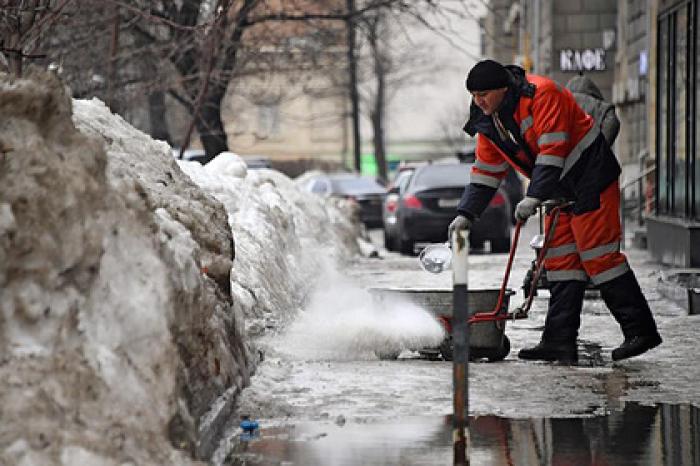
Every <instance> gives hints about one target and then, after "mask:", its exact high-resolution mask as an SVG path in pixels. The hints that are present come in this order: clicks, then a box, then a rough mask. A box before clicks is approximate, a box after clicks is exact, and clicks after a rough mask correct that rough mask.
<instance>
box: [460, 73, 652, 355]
mask: <svg viewBox="0 0 700 466" xmlns="http://www.w3.org/2000/svg"><path fill="white" fill-rule="evenodd" d="M466 87H467V90H468V91H469V92H470V93H471V95H472V104H471V106H470V115H469V121H467V124H466V125H465V127H464V130H465V131H466V132H467V133H468V134H469V135H471V136H474V135H476V136H477V143H476V163H475V164H474V166H473V167H472V173H471V180H470V183H469V185H467V187H466V189H465V192H464V195H463V197H462V199H461V201H460V203H459V206H458V208H457V212H458V215H457V217H456V218H455V219H454V220H453V221H452V223H451V224H450V228H449V234H450V236H451V235H452V232H454V231H458V230H463V229H468V228H469V227H470V226H471V225H472V223H473V222H474V221H476V220H477V219H478V218H479V215H480V214H481V213H482V212H483V211H484V209H485V208H486V206H487V205H488V203H489V201H490V200H491V198H492V197H493V195H494V194H495V193H496V190H497V188H498V186H499V184H500V183H501V181H502V180H503V178H504V177H505V174H506V169H507V168H508V165H511V166H513V168H515V169H516V170H518V171H519V172H520V173H522V174H523V175H524V176H526V177H527V178H529V179H530V184H529V186H528V189H527V193H526V196H525V198H523V200H522V201H520V202H519V203H518V205H517V207H516V213H515V215H516V218H517V219H518V220H519V221H521V222H524V221H526V220H527V219H528V218H529V217H530V216H532V215H533V214H535V212H536V210H537V207H538V206H539V205H540V204H542V202H543V201H545V200H548V199H557V200H565V201H572V202H573V204H572V205H571V206H570V207H567V208H566V209H565V210H564V211H562V213H561V215H560V216H559V221H558V223H557V225H556V228H555V231H554V237H553V238H552V241H551V243H550V249H549V251H548V253H547V256H546V258H545V267H546V269H547V280H548V281H549V283H550V299H549V304H548V309H547V317H546V320H545V327H544V331H543V332H542V337H541V340H540V342H539V343H538V344H537V345H536V346H534V347H532V348H524V349H522V350H521V351H520V352H519V353H518V357H519V358H521V359H528V360H545V361H562V362H575V361H576V360H577V359H578V354H577V348H576V338H577V336H578V329H579V326H580V319H581V309H582V306H583V296H584V291H585V289H586V286H587V283H588V281H589V279H590V281H592V282H593V284H594V285H596V286H597V288H598V289H599V290H600V293H601V296H602V298H603V301H604V302H605V304H606V306H607V307H608V308H609V309H610V311H611V313H612V315H613V317H614V318H615V319H616V320H617V322H618V324H619V325H620V327H621V329H622V333H623V335H624V341H623V343H622V344H621V345H620V346H619V347H618V348H615V349H614V350H613V351H612V359H613V360H620V359H625V358H629V357H632V356H636V355H639V354H642V353H644V352H645V351H647V350H649V349H651V348H654V347H656V346H657V345H659V344H660V343H661V337H660V335H659V333H658V331H657V328H656V323H655V321H654V317H653V316H652V313H651V310H650V308H649V305H648V303H647V300H646V298H645V297H644V295H643V294H642V290H641V289H640V287H639V283H638V282H637V279H636V277H635V276H634V273H633V272H632V270H631V269H630V266H629V264H628V262H627V258H626V257H625V256H624V254H622V253H621V252H620V239H621V228H620V217H619V214H618V212H619V205H620V192H619V180H618V178H619V175H620V172H621V170H620V165H619V164H618V162H617V159H616V158H615V155H614V154H613V153H612V151H611V149H610V145H609V144H608V143H607V142H606V140H605V138H604V137H603V135H601V133H600V129H599V126H598V125H597V124H595V122H594V121H593V118H592V117H591V116H590V115H588V114H586V112H584V111H583V110H582V109H581V107H580V106H579V105H578V104H577V103H576V100H575V99H574V96H573V95H572V93H571V92H570V91H569V90H567V89H565V88H563V87H561V86H560V85H559V84H557V83H556V82H554V81H552V80H551V79H548V78H545V77H542V76H537V75H531V74H526V73H525V71H524V70H523V69H522V68H520V67H517V66H505V67H504V66H503V65H501V64H500V63H498V62H495V61H493V60H484V61H481V62H479V63H477V64H476V65H475V66H474V67H473V68H472V69H471V70H470V72H469V74H468V76H467V81H466ZM551 221H552V219H551V216H550V215H547V216H546V218H545V225H546V228H547V230H548V229H549V226H550V224H551Z"/></svg>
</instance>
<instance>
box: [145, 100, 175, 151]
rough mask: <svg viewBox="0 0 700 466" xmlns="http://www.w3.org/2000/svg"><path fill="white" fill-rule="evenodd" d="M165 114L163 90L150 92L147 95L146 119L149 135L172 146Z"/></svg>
mask: <svg viewBox="0 0 700 466" xmlns="http://www.w3.org/2000/svg"><path fill="white" fill-rule="evenodd" d="M165 114H166V108H165V94H163V91H153V92H151V93H150V94H149V95H148V119H149V122H150V125H151V137H152V138H153V139H158V140H160V141H165V142H167V143H168V144H170V145H171V146H172V145H173V138H172V137H171V136H170V129H169V128H168V120H167V119H166V117H165Z"/></svg>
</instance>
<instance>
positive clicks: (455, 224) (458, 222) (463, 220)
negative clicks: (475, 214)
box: [447, 215, 472, 241]
mask: <svg viewBox="0 0 700 466" xmlns="http://www.w3.org/2000/svg"><path fill="white" fill-rule="evenodd" d="M471 227H472V221H471V220H469V219H468V218H467V217H465V216H464V215H458V216H456V217H455V219H454V220H452V223H450V226H449V227H447V240H448V241H452V232H455V231H456V232H460V231H462V230H468V229H470V228H471Z"/></svg>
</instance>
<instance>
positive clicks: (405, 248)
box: [399, 238, 416, 256]
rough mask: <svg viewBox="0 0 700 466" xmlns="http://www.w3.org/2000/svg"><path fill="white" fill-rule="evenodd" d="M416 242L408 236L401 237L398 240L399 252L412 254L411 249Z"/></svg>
mask: <svg viewBox="0 0 700 466" xmlns="http://www.w3.org/2000/svg"><path fill="white" fill-rule="evenodd" d="M415 245H416V243H415V242H414V241H413V240H412V239H410V238H408V239H403V238H401V239H400V240H399V249H400V250H401V254H408V255H410V256H412V255H413V254H414V252H413V249H414V247H415Z"/></svg>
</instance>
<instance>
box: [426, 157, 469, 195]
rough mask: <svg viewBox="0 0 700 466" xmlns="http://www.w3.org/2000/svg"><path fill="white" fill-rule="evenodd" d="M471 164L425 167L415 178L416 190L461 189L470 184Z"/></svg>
mask: <svg viewBox="0 0 700 466" xmlns="http://www.w3.org/2000/svg"><path fill="white" fill-rule="evenodd" d="M470 169H471V164H465V163H460V164H433V165H428V166H426V167H423V169H422V170H419V171H417V172H416V174H415V176H414V177H413V187H414V188H416V189H432V188H441V187H460V188H463V187H464V186H466V185H467V183H469V170H470Z"/></svg>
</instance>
